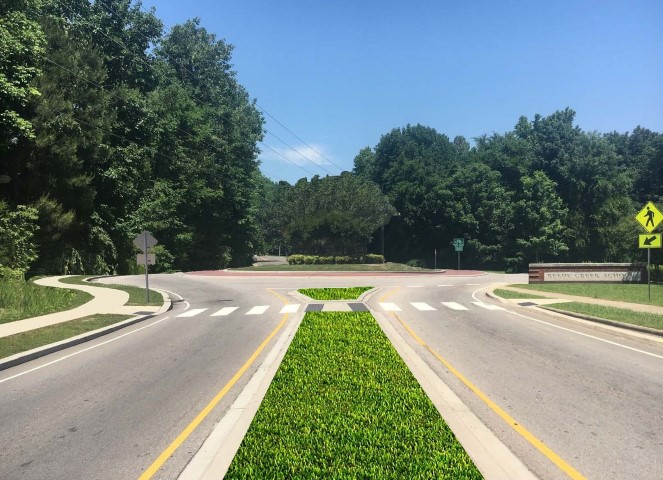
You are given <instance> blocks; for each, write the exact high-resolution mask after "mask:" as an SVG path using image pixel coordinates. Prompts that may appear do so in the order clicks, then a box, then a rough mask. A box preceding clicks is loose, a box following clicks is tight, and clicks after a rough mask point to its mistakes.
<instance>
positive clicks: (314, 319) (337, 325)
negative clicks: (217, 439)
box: [224, 312, 482, 479]
mask: <svg viewBox="0 0 663 480" xmlns="http://www.w3.org/2000/svg"><path fill="white" fill-rule="evenodd" d="M224 478H226V479H254V478H255V479H263V478H308V479H321V478H335V479H345V478H348V479H350V478H380V479H383V478H385V479H403V478H408V479H414V478H454V479H479V478H482V476H481V474H480V473H479V471H478V470H477V468H476V466H475V465H474V464H473V463H472V460H471V459H470V457H469V456H468V455H467V453H466V452H465V450H464V449H463V447H462V446H461V445H460V443H459V442H458V441H457V440H456V438H455V436H454V434H453V433H452V432H451V430H450V429H449V427H448V426H447V425H446V423H445V422H444V420H443V419H442V418H441V417H440V414H439V413H438V412H437V410H436V409H435V407H434V406H433V404H432V403H431V401H430V399H429V398H428V397H427V396H426V394H425V392H424V391H423V390H422V388H421V387H420V386H419V384H418V383H417V381H416V380H415V378H414V377H413V376H412V374H411V372H410V371H409V370H408V368H407V366H406V365H405V364H404V363H403V361H402V360H401V358H400V357H399V355H398V353H397V352H396V351H395V350H394V348H393V346H392V345H391V344H390V343H389V341H388V339H387V338H386V336H385V335H384V334H383V333H382V331H381V330H380V328H379V326H378V325H377V323H376V321H375V319H374V318H373V317H372V316H371V315H370V314H369V313H367V312H309V313H307V314H306V315H305V317H304V319H303V321H302V324H301V325H300V327H299V330H298V331H297V334H296V335H295V338H294V339H293V341H292V344H291V345H290V347H289V349H288V351H287V353H286V355H285V357H284V359H283V362H282V363H281V366H280V368H279V370H278V372H277V373H276V376H275V377H274V380H273V382H272V384H271V386H270V388H269V390H268V391H267V394H266V396H265V398H264V400H263V402H262V404H261V406H260V408H259V410H258V412H257V414H256V416H255V418H254V419H253V422H252V424H251V426H250V428H249V430H248V432H247V434H246V436H245V438H244V440H243V442H242V444H241V446H240V448H239V450H238V452H237V454H236V455H235V458H234V459H233V462H232V464H231V465H230V468H229V470H228V472H227V474H226V476H225V477H224Z"/></svg>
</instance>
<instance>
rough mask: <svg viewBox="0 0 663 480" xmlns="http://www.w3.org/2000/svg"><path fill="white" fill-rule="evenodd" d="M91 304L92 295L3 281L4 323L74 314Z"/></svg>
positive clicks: (1, 310)
mask: <svg viewBox="0 0 663 480" xmlns="http://www.w3.org/2000/svg"><path fill="white" fill-rule="evenodd" d="M90 300H92V295H90V294H89V293H86V292H81V291H80V290H66V289H63V288H55V287H44V286H42V285H37V284H35V283H33V282H24V281H18V280H17V281H0V323H8V322H14V321H16V320H23V319H24V318H31V317H39V316H41V315H46V314H49V313H54V312H61V311H64V310H70V309H72V308H76V307H79V306H81V305H83V304H85V303H87V302H89V301H90Z"/></svg>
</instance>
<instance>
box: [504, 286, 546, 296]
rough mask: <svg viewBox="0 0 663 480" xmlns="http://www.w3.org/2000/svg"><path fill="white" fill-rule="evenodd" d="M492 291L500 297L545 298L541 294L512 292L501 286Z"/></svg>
mask: <svg viewBox="0 0 663 480" xmlns="http://www.w3.org/2000/svg"><path fill="white" fill-rule="evenodd" d="M493 293H494V294H495V295H497V296H498V297H502V298H522V299H526V298H537V299H538V298H546V297H542V296H541V295H532V294H529V293H520V292H514V291H513V290H504V289H503V288H496V289H495V290H493Z"/></svg>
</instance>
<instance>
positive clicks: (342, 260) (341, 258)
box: [334, 255, 352, 265]
mask: <svg viewBox="0 0 663 480" xmlns="http://www.w3.org/2000/svg"><path fill="white" fill-rule="evenodd" d="M334 260H335V261H336V264H337V265H344V264H348V263H352V258H350V257H348V256H347V255H338V256H336V257H335V259H334Z"/></svg>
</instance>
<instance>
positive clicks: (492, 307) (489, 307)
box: [472, 302, 504, 310]
mask: <svg viewBox="0 0 663 480" xmlns="http://www.w3.org/2000/svg"><path fill="white" fill-rule="evenodd" d="M472 303H473V304H474V305H476V306H477V307H481V308H485V309H486V310H504V308H503V307H500V306H498V305H493V304H492V303H484V302H472Z"/></svg>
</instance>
